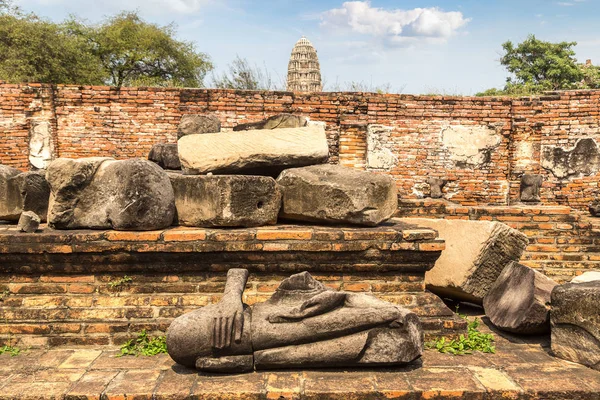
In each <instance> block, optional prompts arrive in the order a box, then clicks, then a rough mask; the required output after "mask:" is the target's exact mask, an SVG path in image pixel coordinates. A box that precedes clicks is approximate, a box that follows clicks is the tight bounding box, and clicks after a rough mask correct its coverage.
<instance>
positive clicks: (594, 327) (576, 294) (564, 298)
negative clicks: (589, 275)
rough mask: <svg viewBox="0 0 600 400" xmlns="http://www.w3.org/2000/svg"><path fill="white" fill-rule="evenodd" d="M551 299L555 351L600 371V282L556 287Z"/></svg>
mask: <svg viewBox="0 0 600 400" xmlns="http://www.w3.org/2000/svg"><path fill="white" fill-rule="evenodd" d="M551 302H552V310H551V312H550V324H551V332H552V339H551V347H552V352H553V353H554V354H555V355H556V356H557V357H560V358H563V359H565V360H569V361H573V362H576V363H579V364H583V365H586V366H588V367H590V368H593V369H596V370H599V371H600V318H599V315H600V281H593V282H585V283H567V284H564V285H559V286H556V287H555V288H554V290H553V291H552V297H551Z"/></svg>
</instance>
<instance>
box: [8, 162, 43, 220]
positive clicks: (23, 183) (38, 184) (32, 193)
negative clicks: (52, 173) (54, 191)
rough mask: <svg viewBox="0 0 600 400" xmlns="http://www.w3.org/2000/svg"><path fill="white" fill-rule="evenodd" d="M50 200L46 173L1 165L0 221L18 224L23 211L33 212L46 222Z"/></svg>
mask: <svg viewBox="0 0 600 400" xmlns="http://www.w3.org/2000/svg"><path fill="white" fill-rule="evenodd" d="M49 198H50V186H49V185H48V182H47V181H46V178H45V177H44V172H42V171H30V172H21V171H19V170H17V169H15V168H11V167H7V166H5V165H0V219H4V220H8V221H15V222H16V221H18V220H19V217H20V215H21V213H22V212H23V211H33V212H34V213H36V214H37V215H38V216H40V218H41V219H42V221H45V220H46V214H47V213H48V201H49Z"/></svg>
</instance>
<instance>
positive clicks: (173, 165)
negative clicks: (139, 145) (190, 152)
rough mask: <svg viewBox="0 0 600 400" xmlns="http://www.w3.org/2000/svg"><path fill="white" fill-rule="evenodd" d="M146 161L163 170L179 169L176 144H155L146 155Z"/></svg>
mask: <svg viewBox="0 0 600 400" xmlns="http://www.w3.org/2000/svg"><path fill="white" fill-rule="evenodd" d="M148 160H150V161H152V162H155V163H157V164H158V165H159V166H160V167H161V168H163V169H173V170H178V169H181V163H180V162H179V154H178V153H177V144H176V143H173V144H170V143H169V144H167V143H159V144H155V145H154V146H152V149H151V150H150V154H148Z"/></svg>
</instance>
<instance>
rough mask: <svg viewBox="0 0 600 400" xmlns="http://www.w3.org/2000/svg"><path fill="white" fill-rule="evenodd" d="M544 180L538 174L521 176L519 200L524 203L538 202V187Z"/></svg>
mask: <svg viewBox="0 0 600 400" xmlns="http://www.w3.org/2000/svg"><path fill="white" fill-rule="evenodd" d="M543 181H544V178H543V177H542V175H538V174H523V176H521V187H520V192H521V193H520V199H521V201H524V202H538V201H540V187H541V186H542V182H543Z"/></svg>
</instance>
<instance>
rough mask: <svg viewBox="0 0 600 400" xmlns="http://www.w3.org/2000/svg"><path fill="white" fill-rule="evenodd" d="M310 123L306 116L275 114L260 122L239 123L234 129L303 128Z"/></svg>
mask: <svg viewBox="0 0 600 400" xmlns="http://www.w3.org/2000/svg"><path fill="white" fill-rule="evenodd" d="M307 124H308V119H307V118H306V117H301V116H298V115H292V114H278V115H273V116H272V117H269V118H267V119H265V120H262V121H259V122H251V123H248V124H239V125H237V126H235V127H234V128H233V130H234V131H249V130H253V129H281V128H302V127H304V126H306V125H307Z"/></svg>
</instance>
